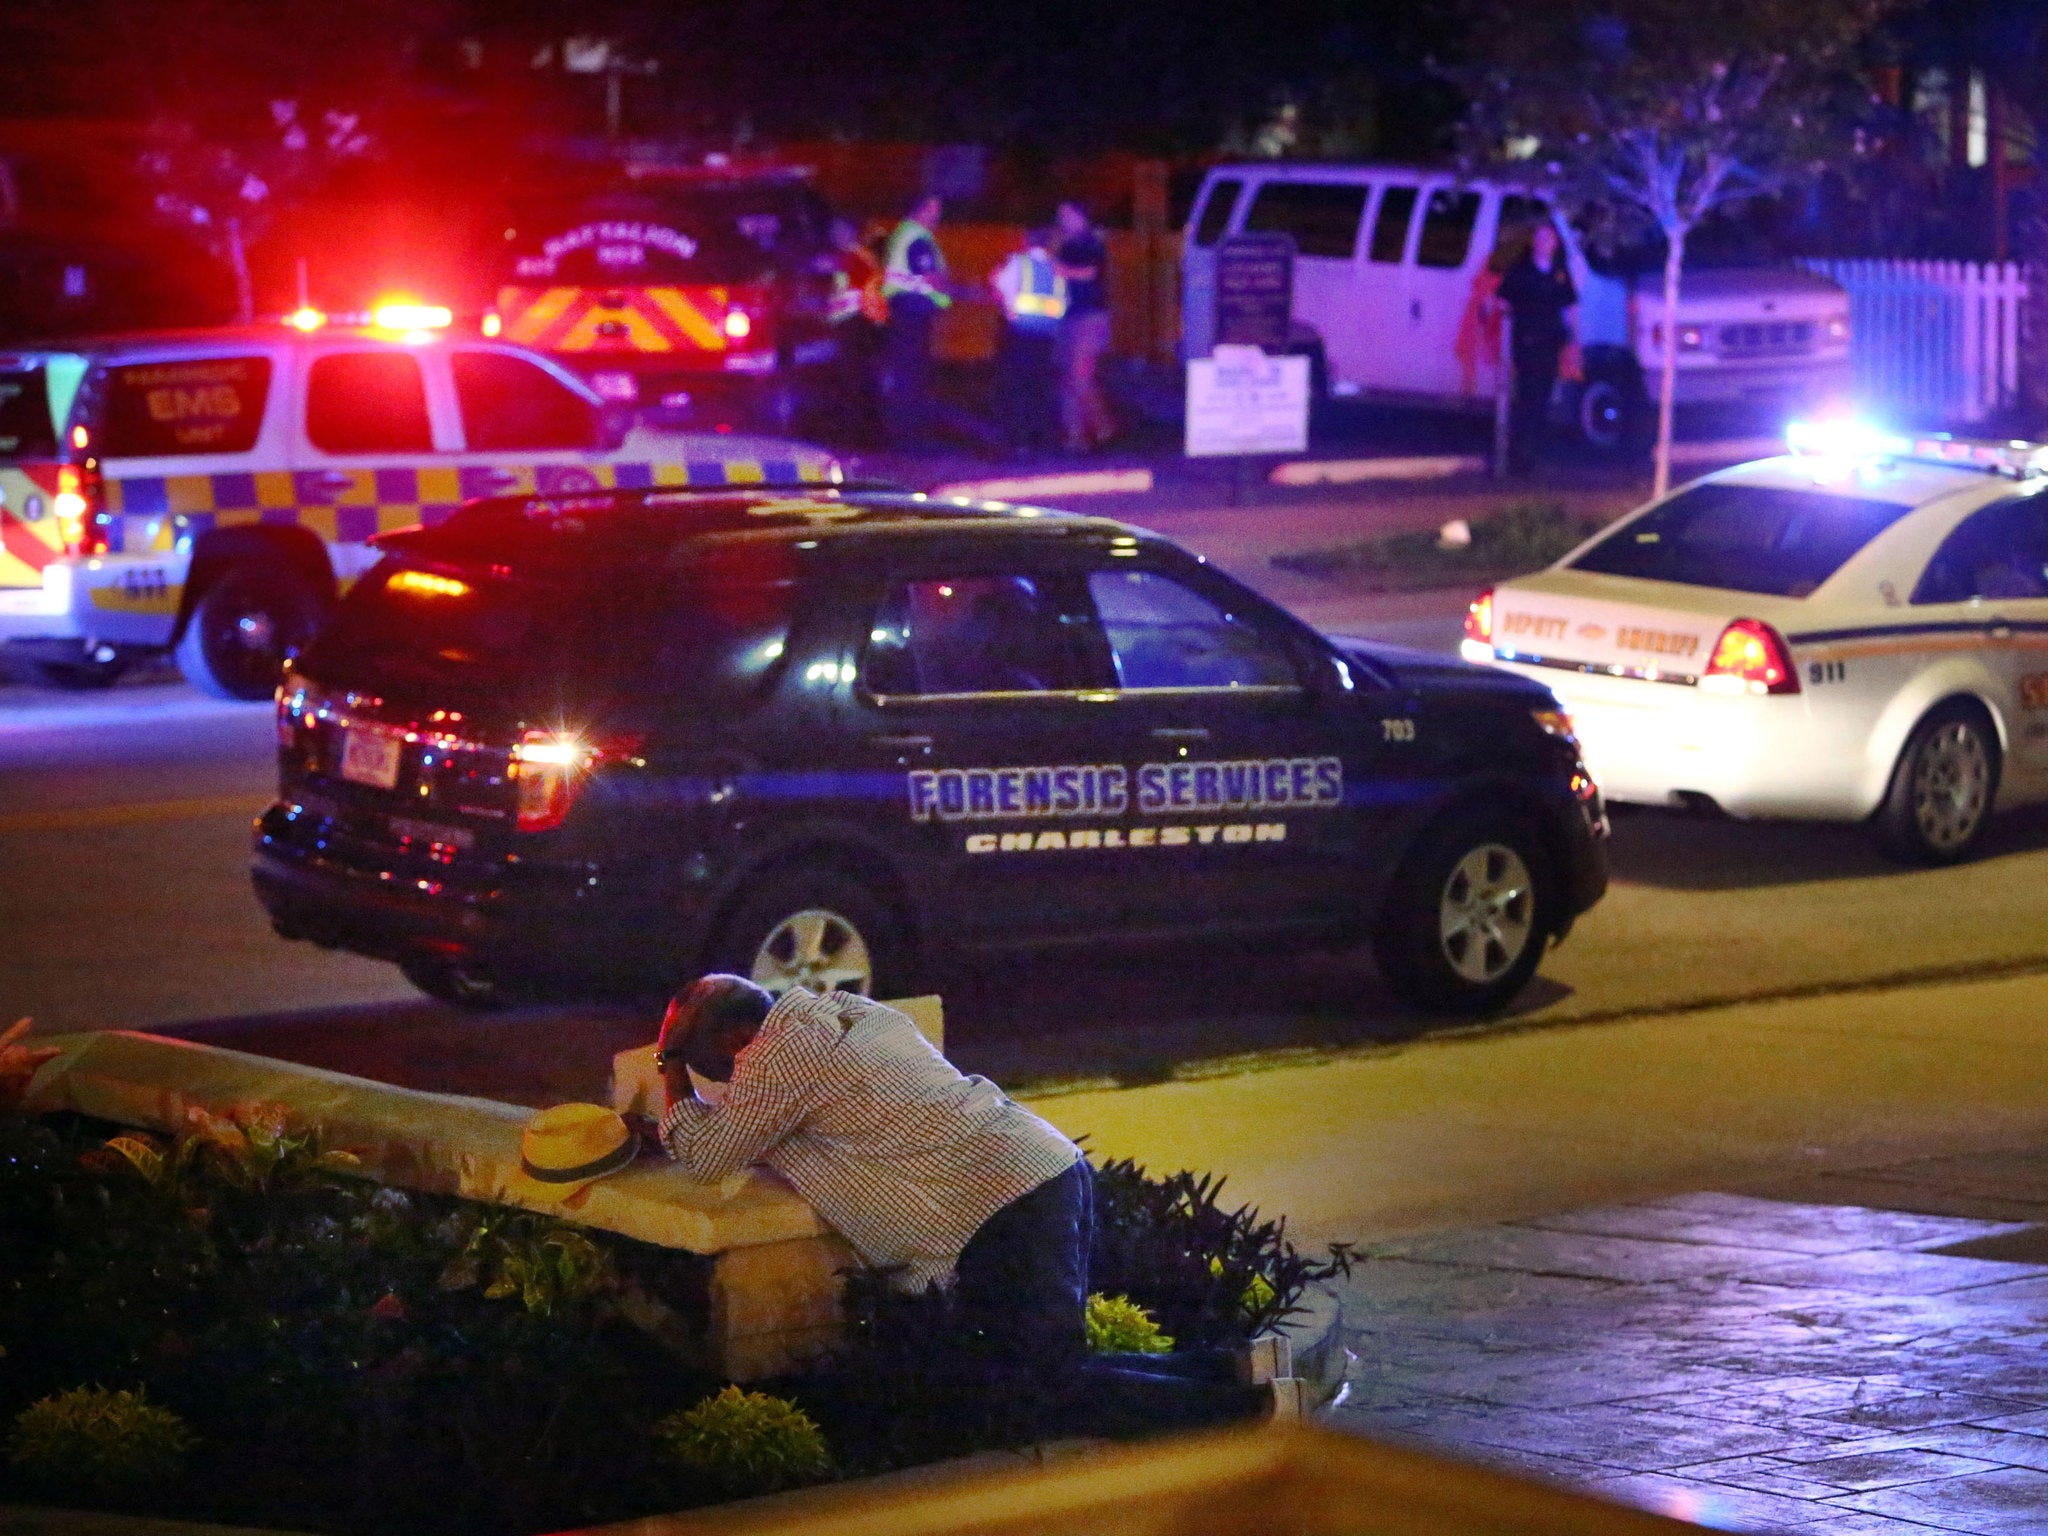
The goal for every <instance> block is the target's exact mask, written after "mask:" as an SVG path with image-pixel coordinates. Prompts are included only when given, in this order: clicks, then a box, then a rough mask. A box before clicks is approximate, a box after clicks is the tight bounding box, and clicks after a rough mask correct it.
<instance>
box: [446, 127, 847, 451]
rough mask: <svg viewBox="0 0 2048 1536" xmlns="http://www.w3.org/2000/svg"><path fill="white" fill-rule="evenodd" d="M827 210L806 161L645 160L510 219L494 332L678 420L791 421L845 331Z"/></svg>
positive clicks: (553, 193)
mask: <svg viewBox="0 0 2048 1536" xmlns="http://www.w3.org/2000/svg"><path fill="white" fill-rule="evenodd" d="M829 220H830V211H829V210H828V209H827V207H826V205H825V202H824V199H823V198H821V197H820V196H819V195H818V193H817V191H816V190H815V189H814V188H813V187H812V186H811V185H810V175H809V172H808V171H807V170H805V169H801V168H792V167H778V166H760V165H749V164H741V163H736V162H732V161H729V160H720V159H718V158H717V157H714V159H713V162H712V163H708V164H704V165H698V166H688V167H672V166H664V167H658V168H652V167H644V166H636V167H630V168H626V169H623V170H615V171H613V172H610V173H608V174H607V175H606V176H605V177H604V178H603V179H602V180H600V181H597V182H595V183H587V184H585V185H582V186H574V185H571V186H566V187H564V186H557V187H556V188H554V189H552V190H550V191H549V192H547V193H544V194H543V195H541V196H538V197H536V198H534V199H533V200H531V201H530V202H528V203H526V204H524V205H523V206H519V207H515V208H514V209H513V210H512V211H511V214H510V216H509V217H508V218H507V220H506V224H505V230H504V237H503V251H502V255H501V260H500V276H501V284H500V286H499V288H498V291H497V303H496V308H495V310H493V311H492V312H491V313H489V314H487V315H486V316H485V317H484V322H483V324H484V330H485V334H487V335H496V336H501V337H502V338H503V339H504V340H506V341H508V342H514V343H517V344H519V345H521V346H525V347H530V348H532V349H533V350H534V351H537V352H540V353H542V354H543V355H545V356H547V357H550V358H552V359H553V360H555V361H556V362H558V363H560V364H562V365H564V366H565V367H568V368H570V369H572V370H574V371H575V372H577V373H579V374H581V375H582V376H583V377H584V378H585V379H587V380H588V381H589V383H590V384H591V386H592V388H594V389H595V390H596V391H597V393H598V394H599V395H601V396H602V397H604V398H605V399H607V400H616V401H624V402H629V403H631V404H633V405H636V406H638V407H640V408H641V409H642V410H643V411H647V412H649V413H650V414H654V415H658V416H660V417H661V418H663V419H668V420H673V421H676V422H678V423H679V424H690V425H705V426H708V425H716V426H730V425H743V426H752V427H761V428H767V429H769V430H773V431H777V432H786V431H788V430H789V429H790V428H791V427H792V425H793V424H794V422H795V421H796V419H797V416H798V414H799V412H800V411H801V410H802V408H803V406H804V404H805V401H806V400H807V398H810V397H811V395H812V392H813V391H814V389H815V388H816V387H817V385H818V384H819V383H820V382H822V379H823V376H824V373H825V370H826V369H827V368H828V367H829V365H830V363H831V362H832V359H833V355H834V351H835V344H834V342H833V339H832V336H831V328H830V325H829V323H828V322H827V319H826V314H825V305H826V298H827V296H828V294H829V291H830V285H829V278H828V276H827V274H826V272H825V270H824V267H823V258H824V257H825V255H826V253H827V252H828V251H829V250H830V238H829V234H830V232H829V228H828V224H829Z"/></svg>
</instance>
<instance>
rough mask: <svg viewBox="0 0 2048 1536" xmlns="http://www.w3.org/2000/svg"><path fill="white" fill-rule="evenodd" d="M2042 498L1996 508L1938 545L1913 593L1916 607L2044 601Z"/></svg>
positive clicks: (2047, 589) (2046, 560) (2047, 520)
mask: <svg viewBox="0 0 2048 1536" xmlns="http://www.w3.org/2000/svg"><path fill="white" fill-rule="evenodd" d="M2043 513H2044V509H2043V508H2042V506H2041V505H2040V498H2038V497H2034V496H2027V497H2021V498H2016V499H2014V500H2012V501H2001V502H1995V503H1993V504H1992V505H1991V506H1988V507H1985V508H1983V509H1981V510H1979V511H1977V512H1973V513H1972V514H1971V515H1970V516H1968V517H1966V518H1964V519H1963V521H1962V522H1961V523H1960V524H1958V525H1957V527H1956V529H1955V531H1954V532H1953V533H1951V534H1950V535H1949V536H1948V537H1947V538H1946V539H1944V540H1943V541H1942V544H1941V548H1940V549H1938V550H1936V551H1935V553H1934V558H1933V559H1932V560H1930V561H1928V562H1927V569H1926V571H1925V572H1924V573H1922V575H1921V577H1920V584H1919V585H1918V586H1917V587H1915V588H1914V589H1913V601H1914V602H1916V603H1966V602H1968V601H1969V600H1970V599H1971V598H1973V597H1981V598H1990V599H1997V598H2006V599H2022V598H2038V597H2048V516H2044V515H2043Z"/></svg>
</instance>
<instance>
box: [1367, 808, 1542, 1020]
mask: <svg viewBox="0 0 2048 1536" xmlns="http://www.w3.org/2000/svg"><path fill="white" fill-rule="evenodd" d="M1551 902H1552V897H1551V886H1550V866H1549V861H1548V859H1547V858H1546V857H1545V856H1544V851H1543V844H1542V840H1541V838H1540V837H1539V836H1538V835H1537V833H1536V832H1535V830H1534V829H1533V828H1531V827H1529V826H1527V825H1526V824H1524V823H1523V822H1521V821H1519V820H1518V819H1516V818H1513V817H1510V816H1502V815H1499V814H1496V813H1485V812H1479V813H1471V814H1467V815H1463V816H1456V817H1453V818H1451V819H1448V820H1446V821H1444V822H1442V823H1441V824H1439V825H1438V826H1436V827H1434V828H1432V829H1431V830H1430V831H1429V832H1427V833H1425V834H1424V835H1423V837H1422V839H1421V841H1420V842H1418V843H1417V844H1416V846H1415V848H1414V849H1413V851H1411V852H1410V854H1409V855H1408V857H1407V859H1406V860H1405V861H1404V862H1403V863H1402V865H1401V869H1400V872H1399V873H1398V874H1397V875H1396V876H1395V877H1394V882H1393V885H1392V887H1391V888H1390V889H1389V890H1388V893H1387V904H1386V907H1385V909H1384V911H1383V913H1382V915H1381V918H1380V924H1379V929H1378V931H1377V932H1376V933H1375V934H1374V936H1373V954H1374V957H1375V958H1376V959H1377V960H1378V961H1379V968H1380V975H1381V976H1382V977H1383V978H1384V979H1385V980H1386V983H1387V985H1388V986H1389V987H1390V988H1391V989H1392V990H1393V992H1394V994H1395V995H1396V996H1397V997H1399V998H1400V999H1401V1000H1402V1001H1403V1002H1405V1003H1407V1004H1409V1005H1410V1006H1412V1007H1415V1008H1419V1009H1421V1010H1422V1011H1423V1012H1424V1013H1437V1014H1459V1015H1466V1016H1476V1015H1484V1014H1491V1013H1497V1012H1499V1011H1500V1010H1501V1009H1502V1008H1505V1007H1506V1006H1507V1005H1508V1004H1509V1003H1511V1002H1513V1001H1514V999H1515V996H1516V994H1518V993H1519V992H1520V991H1521V990H1522V988H1523V987H1525V986H1527V985H1528V984H1529V978H1530V977H1532V976H1534V975H1535V974H1536V967H1537V965H1538V964H1539V963H1540V962H1541V961H1542V959H1543V950H1544V946H1545V943H1546V942H1547V940H1548V938H1549V935H1550V930H1551V927H1552V924H1551V920H1550V911H1551Z"/></svg>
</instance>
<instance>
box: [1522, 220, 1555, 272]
mask: <svg viewBox="0 0 2048 1536" xmlns="http://www.w3.org/2000/svg"><path fill="white" fill-rule="evenodd" d="M1529 254H1530V255H1531V256H1533V257H1534V258H1535V259H1536V265H1537V266H1539V267H1542V268H1543V269H1544V270H1546V271H1548V270H1549V268H1550V264H1551V263H1552V262H1553V261H1555V260H1556V259H1557V230H1556V228H1555V227H1554V226H1553V225H1551V224H1549V223H1543V224H1538V225H1537V226H1536V228H1535V229H1534V230H1532V231H1531V232H1530V235H1529Z"/></svg>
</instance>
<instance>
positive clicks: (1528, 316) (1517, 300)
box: [1498, 223, 1579, 475]
mask: <svg viewBox="0 0 2048 1536" xmlns="http://www.w3.org/2000/svg"><path fill="white" fill-rule="evenodd" d="M1498 297H1499V299H1500V302H1501V303H1502V304H1504V305H1506V306H1507V310H1508V316H1509V320H1510V322H1511V326H1512V330H1511V333H1510V340H1509V359H1510V362H1511V363H1512V366H1513V368H1514V397H1513V402H1512V405H1511V406H1510V409H1509V413H1508V468H1509V470H1510V471H1512V472H1513V473H1515V474H1518V475H1519V474H1526V473H1528V471H1529V469H1530V467H1531V466H1532V464H1533V463H1534V462H1535V458H1536V448H1537V445H1538V443H1539V442H1541V440H1542V438H1543V435H1544V429H1545V426H1546V424H1547V422H1548V420H1549V415H1550V395H1551V391H1553V390H1554V389H1556V388H1557V365H1558V360H1559V359H1560V358H1561V357H1562V356H1563V355H1564V349H1565V348H1566V346H1568V345H1569V344H1570V342H1571V339H1572V318H1573V311H1574V309H1575V308H1576V307H1577V305H1578V302H1579V294H1578V290H1577V289H1576V288H1574V287H1573V286H1572V275H1571V272H1570V269H1569V268H1568V267H1567V266H1566V264H1565V260H1564V254H1563V252H1562V251H1561V250H1559V248H1558V238H1557V231H1556V230H1555V229H1554V228H1552V227H1551V226H1550V225H1549V224H1548V223H1543V224H1538V225H1537V226H1536V229H1535V232H1534V233H1533V234H1532V235H1531V236H1530V239H1529V249H1528V250H1527V251H1526V252H1525V253H1524V254H1523V256H1522V258H1521V259H1520V260H1519V261H1517V262H1516V263H1515V264H1514V265H1513V266H1511V267H1509V268H1508V270H1507V272H1506V273H1505V274H1504V275H1503V276H1502V277H1501V280H1500V290H1499V295H1498Z"/></svg>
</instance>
